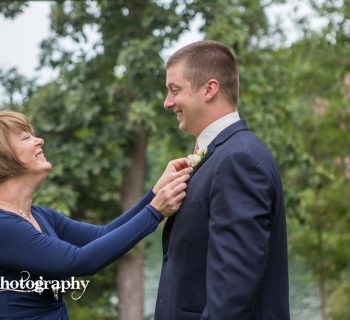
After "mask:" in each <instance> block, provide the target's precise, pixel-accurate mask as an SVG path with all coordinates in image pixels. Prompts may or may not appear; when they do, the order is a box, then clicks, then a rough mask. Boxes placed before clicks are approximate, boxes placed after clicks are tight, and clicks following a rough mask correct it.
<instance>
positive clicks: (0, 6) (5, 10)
mask: <svg viewBox="0 0 350 320" xmlns="http://www.w3.org/2000/svg"><path fill="white" fill-rule="evenodd" d="M27 6H28V1H25V0H2V1H0V14H2V15H3V16H4V17H5V18H10V19H15V18H16V17H17V16H18V15H20V14H21V13H22V12H23V11H24V8H25V7H27Z"/></svg>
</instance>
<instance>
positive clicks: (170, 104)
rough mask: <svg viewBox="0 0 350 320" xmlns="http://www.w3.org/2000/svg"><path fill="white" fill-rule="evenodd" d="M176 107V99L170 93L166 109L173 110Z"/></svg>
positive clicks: (165, 103) (165, 105) (165, 102)
mask: <svg viewBox="0 0 350 320" xmlns="http://www.w3.org/2000/svg"><path fill="white" fill-rule="evenodd" d="M174 105H175V102H174V97H173V96H172V95H171V94H170V93H168V94H167V96H166V98H165V100H164V109H171V108H173V107H174Z"/></svg>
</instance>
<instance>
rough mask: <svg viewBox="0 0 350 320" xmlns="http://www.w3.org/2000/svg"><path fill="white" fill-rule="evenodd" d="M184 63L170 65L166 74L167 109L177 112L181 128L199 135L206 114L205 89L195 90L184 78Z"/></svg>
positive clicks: (165, 103) (165, 105)
mask: <svg viewBox="0 0 350 320" xmlns="http://www.w3.org/2000/svg"><path fill="white" fill-rule="evenodd" d="M184 67H185V65H184V63H183V62H179V63H177V64H175V65H172V66H170V67H169V68H168V69H167V74H166V86H167V88H168V94H167V96H166V98H165V101H164V108H165V109H172V110H173V111H174V112H175V113H176V114H177V120H178V121H179V129H180V130H182V131H184V132H186V133H188V134H191V135H194V136H196V137H197V136H198V135H199V134H200V133H201V131H202V130H203V129H204V127H203V121H202V119H203V117H204V116H205V104H204V100H203V98H204V94H203V93H204V90H203V88H200V89H198V90H195V91H194V90H193V89H192V86H191V83H190V82H189V81H188V80H187V79H185V78H184V72H183V70H184Z"/></svg>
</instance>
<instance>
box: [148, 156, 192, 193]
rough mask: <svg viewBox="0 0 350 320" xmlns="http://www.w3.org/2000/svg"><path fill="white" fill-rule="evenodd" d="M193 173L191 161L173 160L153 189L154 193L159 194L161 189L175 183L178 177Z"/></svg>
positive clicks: (185, 159) (184, 159)
mask: <svg viewBox="0 0 350 320" xmlns="http://www.w3.org/2000/svg"><path fill="white" fill-rule="evenodd" d="M192 171H193V169H192V167H191V165H190V161H189V160H188V159H187V158H180V159H175V160H172V161H170V162H169V163H168V165H167V167H166V168H165V170H164V172H163V174H162V175H161V177H160V178H159V179H158V181H157V183H156V184H155V186H154V187H153V189H152V191H153V193H154V194H157V193H158V192H159V190H160V189H162V188H163V187H164V186H166V185H167V184H169V183H170V182H172V181H174V180H175V179H177V178H178V177H181V176H183V175H188V174H190V173H191V172H192Z"/></svg>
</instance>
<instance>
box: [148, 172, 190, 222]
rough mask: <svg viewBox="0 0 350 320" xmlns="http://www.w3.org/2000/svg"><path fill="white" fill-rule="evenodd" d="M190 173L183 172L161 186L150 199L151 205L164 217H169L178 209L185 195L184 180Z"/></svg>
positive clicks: (185, 185) (185, 184)
mask: <svg viewBox="0 0 350 320" xmlns="http://www.w3.org/2000/svg"><path fill="white" fill-rule="evenodd" d="M189 178H190V175H189V174H188V173H187V174H183V175H181V176H180V177H178V178H176V179H175V180H173V181H171V182H170V183H168V184H167V185H166V186H164V187H163V188H161V189H160V190H159V191H158V192H157V194H156V196H155V197H154V198H153V200H152V201H151V205H152V206H153V207H154V208H155V209H157V210H158V211H159V212H160V213H161V214H162V215H163V216H164V217H169V216H171V215H172V214H174V213H175V212H176V211H177V210H179V208H180V206H181V204H182V201H183V199H184V198H185V197H186V192H185V190H186V188H187V183H186V181H187V180H188V179H189Z"/></svg>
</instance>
